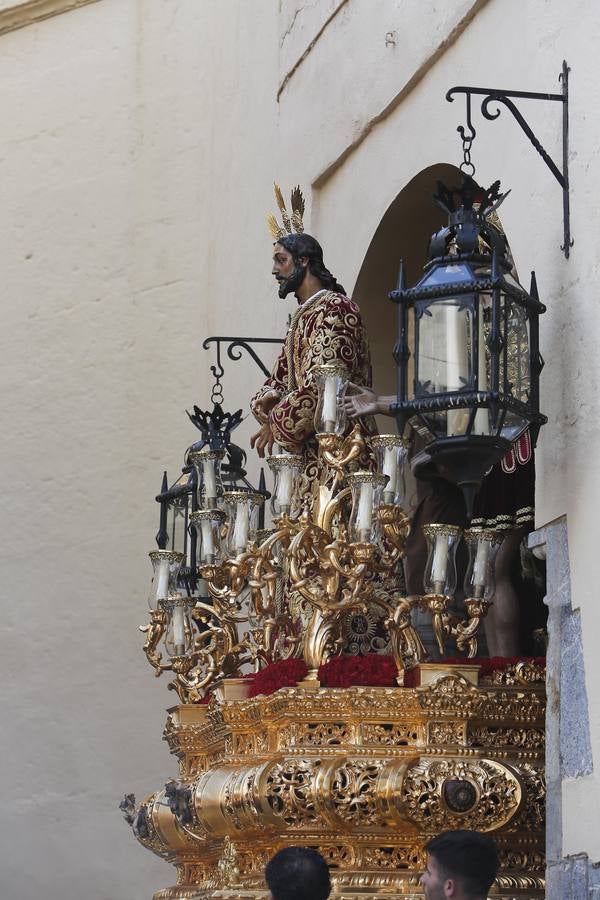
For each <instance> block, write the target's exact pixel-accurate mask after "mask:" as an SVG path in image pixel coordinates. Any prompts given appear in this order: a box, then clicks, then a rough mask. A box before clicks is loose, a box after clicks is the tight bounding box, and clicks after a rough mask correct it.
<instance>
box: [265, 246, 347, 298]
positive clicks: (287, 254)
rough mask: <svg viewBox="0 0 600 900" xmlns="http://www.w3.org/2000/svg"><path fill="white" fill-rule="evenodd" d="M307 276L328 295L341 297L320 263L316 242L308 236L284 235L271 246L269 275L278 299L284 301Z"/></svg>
mask: <svg viewBox="0 0 600 900" xmlns="http://www.w3.org/2000/svg"><path fill="white" fill-rule="evenodd" d="M307 274H310V275H312V276H313V277H314V278H315V279H316V280H317V281H319V282H320V284H321V287H324V288H327V290H329V291H337V293H338V294H344V293H345V291H344V288H343V287H342V285H341V284H338V282H337V281H336V279H335V277H334V276H333V275H332V274H331V272H330V271H329V269H327V268H325V263H324V262H323V250H322V248H321V245H320V244H319V242H318V241H317V240H316V239H315V238H314V237H311V235H310V234H286V235H284V236H283V237H280V238H279V239H278V240H277V241H276V242H275V244H274V245H273V275H274V276H275V278H276V279H277V281H278V283H279V296H280V297H282V298H283V297H287V295H288V294H289V293H290V292H292V291H294V292H295V291H297V290H298V288H299V287H300V285H301V284H302V282H303V281H304V279H305V278H306V276H307Z"/></svg>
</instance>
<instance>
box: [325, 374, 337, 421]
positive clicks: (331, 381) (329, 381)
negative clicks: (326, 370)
mask: <svg viewBox="0 0 600 900" xmlns="http://www.w3.org/2000/svg"><path fill="white" fill-rule="evenodd" d="M323 420H324V422H325V431H327V432H333V431H335V423H336V421H337V392H336V377H335V375H327V376H325V387H324V389H323Z"/></svg>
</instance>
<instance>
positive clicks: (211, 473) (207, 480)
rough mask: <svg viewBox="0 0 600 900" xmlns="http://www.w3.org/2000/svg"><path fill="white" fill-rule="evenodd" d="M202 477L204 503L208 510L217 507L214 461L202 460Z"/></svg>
mask: <svg viewBox="0 0 600 900" xmlns="http://www.w3.org/2000/svg"><path fill="white" fill-rule="evenodd" d="M202 477H203V479H204V502H205V504H206V506H207V507H208V508H209V509H210V508H212V507H215V506H216V505H217V478H216V475H215V461H214V459H206V458H205V459H203V460H202Z"/></svg>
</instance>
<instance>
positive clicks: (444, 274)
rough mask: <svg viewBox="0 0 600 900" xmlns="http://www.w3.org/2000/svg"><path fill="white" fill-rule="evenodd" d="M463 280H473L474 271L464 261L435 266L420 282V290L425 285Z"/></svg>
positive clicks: (431, 285)
mask: <svg viewBox="0 0 600 900" xmlns="http://www.w3.org/2000/svg"><path fill="white" fill-rule="evenodd" d="M459 281H460V282H462V281H473V273H472V272H471V270H470V268H469V267H468V266H467V265H465V264H464V263H456V264H452V265H449V266H434V268H433V269H432V270H431V272H429V273H428V274H427V275H426V276H425V278H423V279H422V280H421V281H420V282H419V285H418V287H419V290H421V289H422V288H425V287H433V285H437V284H448V283H456V282H459Z"/></svg>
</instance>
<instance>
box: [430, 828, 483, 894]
mask: <svg viewBox="0 0 600 900" xmlns="http://www.w3.org/2000/svg"><path fill="white" fill-rule="evenodd" d="M425 849H426V851H427V852H428V853H429V855H430V856H433V857H434V859H435V861H436V862H437V864H438V865H439V867H440V868H441V869H443V870H444V873H446V874H447V875H448V877H449V878H455V879H456V880H457V881H459V882H460V883H461V886H462V888H463V890H465V891H469V893H471V894H473V896H474V897H487V892H488V890H489V889H490V887H491V886H492V884H493V883H494V881H495V880H496V875H497V874H498V868H499V865H500V863H499V860H498V850H497V849H496V844H495V843H494V841H493V839H492V838H491V837H490V836H489V834H481V833H479V832H478V831H463V830H459V831H443V832H442V833H441V834H438V836H437V837H434V838H432V839H431V840H430V841H429V843H427V844H425Z"/></svg>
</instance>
